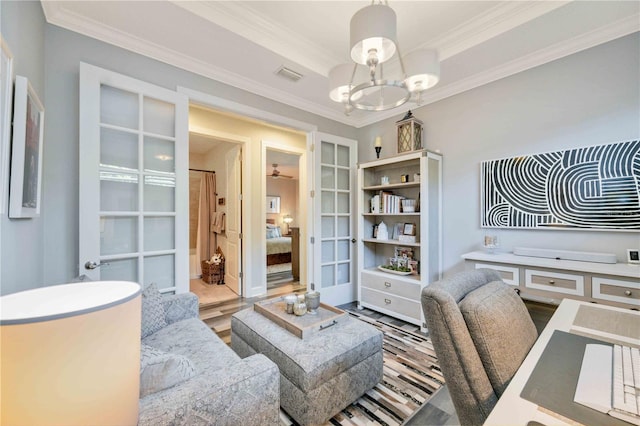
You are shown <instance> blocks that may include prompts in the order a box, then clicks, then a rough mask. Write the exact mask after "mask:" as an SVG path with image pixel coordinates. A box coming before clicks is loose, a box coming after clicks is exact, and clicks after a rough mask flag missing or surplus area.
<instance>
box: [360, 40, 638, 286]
mask: <svg viewBox="0 0 640 426" xmlns="http://www.w3.org/2000/svg"><path fill="white" fill-rule="evenodd" d="M639 52H640V35H639V34H638V33H636V34H633V35H630V36H627V37H624V38H621V39H618V40H614V41H612V42H609V43H606V44H603V45H600V46H597V47H594V48H591V49H588V50H586V51H583V52H580V53H577V54H574V55H571V56H569V57H566V58H563V59H560V60H557V61H554V62H551V63H548V64H545V65H542V66H539V67H536V68H533V69H530V70H528V71H525V72H522V73H519V74H516V75H513V76H511V77H509V78H506V79H503V80H500V81H497V82H494V83H492V84H488V85H485V86H482V87H479V88H477V89H474V90H471V91H468V92H465V93H462V94H459V95H457V96H454V97H451V98H448V99H445V100H443V101H440V102H436V103H433V104H430V105H426V106H424V107H422V108H420V109H417V110H414V111H413V112H414V115H415V116H416V117H417V118H419V119H420V120H422V121H423V122H424V126H425V130H426V133H425V140H426V147H427V148H428V149H430V150H434V151H435V150H440V151H441V152H442V154H443V157H444V161H443V169H444V173H443V175H444V177H443V183H444V201H443V212H444V215H443V218H444V225H443V228H444V229H443V234H444V271H445V274H446V273H451V272H453V271H456V270H459V269H460V268H461V267H462V261H461V259H460V255H461V254H463V253H466V252H469V251H472V250H479V249H481V247H482V246H481V242H482V238H483V235H484V234H485V231H487V232H491V233H495V234H497V235H498V237H499V239H500V243H501V245H502V250H505V251H510V250H511V249H512V248H513V247H514V246H523V247H539V248H555V249H565V250H582V251H594V252H610V253H615V254H616V255H617V257H618V261H625V259H626V249H627V248H633V247H635V248H638V247H640V233H638V232H634V233H622V232H584V231H541V230H537V231H516V230H498V231H497V232H496V231H495V230H484V229H481V228H480V196H479V194H480V193H479V188H480V162H481V161H483V160H491V159H498V158H503V157H511V156H517V155H523V154H532V153H541V152H549V151H556V150H562V149H567V148H575V147H583V146H590V145H598V144H605V143H611V142H619V141H625V140H631V139H637V138H638V137H639V136H640V128H639V127H640V124H639V117H640V84H639V79H638V72H639V70H640V64H639ZM403 115H404V114H399V115H398V117H397V118H395V119H394V120H386V121H384V122H380V123H376V124H374V125H371V126H368V127H365V128H362V129H359V131H358V141H359V149H358V158H359V160H360V161H367V160H371V159H374V158H375V152H374V149H373V141H374V138H375V136H376V135H381V136H382V137H383V150H382V154H381V157H384V156H388V155H392V154H395V153H396V145H395V129H396V128H395V121H397V120H399V119H401V118H402V116H403Z"/></svg>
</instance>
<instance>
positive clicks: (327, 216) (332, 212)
mask: <svg viewBox="0 0 640 426" xmlns="http://www.w3.org/2000/svg"><path fill="white" fill-rule="evenodd" d="M314 151H315V176H316V181H315V185H314V191H315V197H314V199H315V203H314V224H313V229H314V234H313V235H314V254H315V255H314V256H313V258H314V260H313V262H314V266H313V268H314V273H313V283H314V285H315V289H316V290H318V291H320V293H321V294H322V296H321V299H322V301H323V302H324V303H329V304H331V305H339V304H343V303H348V302H352V301H354V300H355V298H356V283H355V281H356V275H357V274H356V259H355V242H356V239H355V238H356V235H355V234H356V232H355V229H356V225H355V218H356V205H355V201H356V196H355V193H356V188H355V173H356V156H357V154H356V152H357V151H356V141H354V140H351V139H345V138H341V137H337V136H332V135H327V134H322V133H317V134H316V139H315V149H314Z"/></svg>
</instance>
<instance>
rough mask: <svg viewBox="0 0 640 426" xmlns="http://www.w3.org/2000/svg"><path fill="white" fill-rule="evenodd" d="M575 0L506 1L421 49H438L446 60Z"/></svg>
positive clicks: (429, 42) (423, 45) (424, 44)
mask: <svg viewBox="0 0 640 426" xmlns="http://www.w3.org/2000/svg"><path fill="white" fill-rule="evenodd" d="M571 1H573V0H565V1H542V2H520V1H515V2H503V3H501V4H499V5H497V6H495V7H493V8H491V9H489V10H487V11H485V12H484V13H481V14H479V15H477V16H474V17H473V18H472V19H470V20H468V21H467V22H464V23H462V24H461V25H458V26H457V27H455V28H453V29H452V30H450V31H447V32H446V33H444V34H441V35H440V36H438V37H436V38H434V39H432V40H430V41H428V42H426V43H423V44H422V45H420V47H421V48H428V47H430V48H434V47H435V48H437V49H438V53H439V54H440V59H441V60H444V59H446V58H450V57H451V56H454V55H457V54H458V53H461V52H463V51H465V50H467V49H470V48H472V47H474V46H476V45H478V44H480V43H483V42H485V41H487V40H489V39H491V38H493V37H496V36H498V35H500V34H502V33H505V32H507V31H509V30H512V29H514V28H516V27H518V26H520V25H522V24H524V23H526V22H529V21H531V20H533V19H535V18H538V17H540V16H542V15H545V14H547V13H549V12H552V11H554V10H555V9H557V8H559V7H562V6H564V5H566V4H568V3H571Z"/></svg>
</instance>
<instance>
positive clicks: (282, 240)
mask: <svg viewBox="0 0 640 426" xmlns="http://www.w3.org/2000/svg"><path fill="white" fill-rule="evenodd" d="M290 252H291V237H278V238H267V255H270V254H280V253H290Z"/></svg>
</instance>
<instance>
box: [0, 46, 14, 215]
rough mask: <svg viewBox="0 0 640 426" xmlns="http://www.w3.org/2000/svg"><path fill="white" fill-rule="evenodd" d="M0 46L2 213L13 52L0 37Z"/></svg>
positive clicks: (6, 180)
mask: <svg viewBox="0 0 640 426" xmlns="http://www.w3.org/2000/svg"><path fill="white" fill-rule="evenodd" d="M0 47H1V49H0V51H1V52H0V129H1V130H0V132H1V133H0V214H4V212H5V211H6V207H7V189H8V187H9V147H10V146H11V99H12V95H13V54H12V53H11V50H10V49H9V46H7V44H6V43H5V41H4V38H2V37H0Z"/></svg>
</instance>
